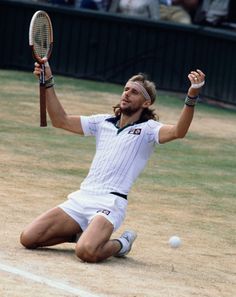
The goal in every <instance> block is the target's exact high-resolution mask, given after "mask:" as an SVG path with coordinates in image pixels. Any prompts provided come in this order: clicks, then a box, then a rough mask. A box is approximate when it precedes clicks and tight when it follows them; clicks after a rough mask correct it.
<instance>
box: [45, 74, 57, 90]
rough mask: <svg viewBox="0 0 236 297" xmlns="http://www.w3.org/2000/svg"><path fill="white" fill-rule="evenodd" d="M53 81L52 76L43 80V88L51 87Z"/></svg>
mask: <svg viewBox="0 0 236 297" xmlns="http://www.w3.org/2000/svg"><path fill="white" fill-rule="evenodd" d="M54 84H55V82H54V78H53V76H51V77H49V79H47V80H45V88H46V89H49V88H52V87H53V86H54Z"/></svg>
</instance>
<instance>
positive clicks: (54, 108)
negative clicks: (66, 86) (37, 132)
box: [34, 63, 84, 135]
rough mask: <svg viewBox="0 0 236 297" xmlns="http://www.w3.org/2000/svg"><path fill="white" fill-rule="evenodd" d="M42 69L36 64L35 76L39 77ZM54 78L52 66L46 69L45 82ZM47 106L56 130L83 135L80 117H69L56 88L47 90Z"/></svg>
mask: <svg viewBox="0 0 236 297" xmlns="http://www.w3.org/2000/svg"><path fill="white" fill-rule="evenodd" d="M40 72H41V67H40V65H39V64H38V63H35V68H34V75H36V76H37V77H39V75H40ZM51 76H52V72H51V68H50V66H46V67H45V80H47V79H49V78H50V77H51ZM46 105H47V111H48V114H49V116H50V119H51V122H52V125H53V126H54V127H56V128H61V129H64V130H67V131H70V132H73V133H78V134H81V135H83V134H84V133H83V129H82V125H81V120H80V116H71V115H67V113H66V112H65V110H64V108H63V106H62V105H61V103H60V101H59V99H58V97H57V95H56V92H55V90H54V87H53V86H52V87H50V88H46Z"/></svg>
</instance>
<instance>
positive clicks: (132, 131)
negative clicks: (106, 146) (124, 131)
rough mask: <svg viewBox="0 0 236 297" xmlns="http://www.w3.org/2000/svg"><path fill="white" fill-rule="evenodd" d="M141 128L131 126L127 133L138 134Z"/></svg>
mask: <svg viewBox="0 0 236 297" xmlns="http://www.w3.org/2000/svg"><path fill="white" fill-rule="evenodd" d="M141 131H142V129H141V128H131V129H130V130H129V132H128V134H135V135H140V134H141Z"/></svg>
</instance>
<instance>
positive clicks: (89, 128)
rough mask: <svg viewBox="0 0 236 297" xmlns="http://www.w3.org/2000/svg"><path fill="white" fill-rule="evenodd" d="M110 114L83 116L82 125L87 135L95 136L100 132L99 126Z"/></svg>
mask: <svg viewBox="0 0 236 297" xmlns="http://www.w3.org/2000/svg"><path fill="white" fill-rule="evenodd" d="M109 117H110V115H108V114H99V115H91V116H81V117H80V120H81V125H82V129H83V132H84V135H85V136H95V135H96V134H97V133H98V130H99V127H100V125H101V123H102V122H104V121H105V120H106V119H107V118H109Z"/></svg>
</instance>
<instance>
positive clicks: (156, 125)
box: [148, 120, 163, 144]
mask: <svg viewBox="0 0 236 297" xmlns="http://www.w3.org/2000/svg"><path fill="white" fill-rule="evenodd" d="M162 126H163V124H162V123H160V122H157V121H154V120H149V121H148V128H149V137H150V141H152V142H155V143H157V144H159V143H160V142H159V131H160V128H161V127H162Z"/></svg>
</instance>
